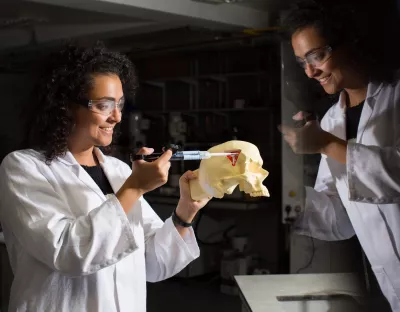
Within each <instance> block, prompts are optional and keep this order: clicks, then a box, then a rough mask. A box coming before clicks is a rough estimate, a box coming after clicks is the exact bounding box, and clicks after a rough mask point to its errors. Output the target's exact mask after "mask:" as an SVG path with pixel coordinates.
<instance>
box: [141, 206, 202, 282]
mask: <svg viewBox="0 0 400 312" xmlns="http://www.w3.org/2000/svg"><path fill="white" fill-rule="evenodd" d="M141 201H142V202H141V204H142V213H143V229H144V235H145V243H146V254H145V255H146V276H147V281H149V282H157V281H161V280H164V279H167V278H169V277H171V276H174V275H175V274H177V273H179V272H180V271H181V270H182V269H184V268H185V267H186V266H187V265H188V264H189V263H190V262H191V261H193V260H194V259H196V258H198V257H199V255H200V250H199V247H198V245H197V241H196V238H195V235H194V233H193V229H192V228H189V231H188V233H187V234H186V236H185V237H184V238H182V237H181V235H180V234H179V233H178V231H177V230H176V227H175V225H174V224H173V222H172V220H171V218H168V219H167V220H166V221H165V222H162V221H161V219H160V218H159V217H158V216H157V214H156V213H155V212H154V210H153V209H152V208H151V207H150V205H149V204H148V202H147V201H146V200H145V199H142V200H141Z"/></svg>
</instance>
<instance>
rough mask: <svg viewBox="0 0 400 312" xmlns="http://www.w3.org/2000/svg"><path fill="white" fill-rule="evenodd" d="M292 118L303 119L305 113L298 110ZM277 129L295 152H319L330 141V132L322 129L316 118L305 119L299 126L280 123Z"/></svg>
mask: <svg viewBox="0 0 400 312" xmlns="http://www.w3.org/2000/svg"><path fill="white" fill-rule="evenodd" d="M293 119H294V120H297V121H299V120H303V119H305V113H304V112H299V113H297V114H296V115H294V116H293ZM279 131H281V132H282V134H283V138H284V139H285V141H286V142H287V143H288V144H289V145H290V147H291V148H292V150H293V152H294V153H296V154H320V153H322V151H323V149H324V148H325V147H326V146H327V145H328V144H329V143H330V136H331V134H330V133H328V132H326V131H324V130H322V128H321V127H320V125H319V122H318V121H317V120H310V121H307V122H306V124H305V125H304V126H303V127H301V128H293V127H289V126H285V125H281V126H279Z"/></svg>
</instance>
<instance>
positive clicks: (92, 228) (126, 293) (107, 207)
mask: <svg viewBox="0 0 400 312" xmlns="http://www.w3.org/2000/svg"><path fill="white" fill-rule="evenodd" d="M96 153H97V157H98V158H99V161H100V164H101V166H102V167H103V169H104V172H105V174H106V176H107V177H108V179H109V181H110V184H111V186H112V188H113V190H114V192H117V191H118V189H119V188H120V187H121V186H122V184H123V183H124V182H125V180H126V179H127V178H128V176H129V175H130V173H131V169H130V168H129V166H128V165H126V164H125V163H123V162H121V161H120V160H117V159H115V158H113V157H107V156H104V155H103V154H102V153H101V152H100V151H99V150H98V149H96ZM0 194H1V198H0V217H1V219H0V220H1V223H2V226H3V229H4V235H5V241H6V244H7V248H8V251H9V256H10V262H11V266H12V269H13V271H14V274H15V279H14V282H13V284H12V289H11V298H10V308H9V309H10V310H9V311H13V312H14V311H18V312H22V311H24V312H25V311H29V312H33V311H40V312H47V311H57V312H81V311H82V312H83V311H85V312H86V311H88V312H96V311H98V312H100V311H101V312H114V311H115V312H116V311H119V312H128V311H129V312H144V311H146V280H147V281H150V282H155V281H160V280H163V279H166V278H168V277H171V276H173V275H174V274H176V273H178V272H179V271H180V270H182V269H183V268H184V267H185V266H186V265H187V264H188V263H190V262H191V261H192V260H194V259H195V258H197V257H198V256H199V248H198V245H197V243H196V239H195V237H194V234H193V231H192V230H190V234H188V235H187V236H186V237H185V239H182V237H181V236H180V235H179V233H178V232H177V231H176V228H175V226H174V225H173V223H172V221H171V219H170V218H169V219H167V220H166V222H165V223H163V222H162V221H161V220H160V219H159V217H158V216H157V215H156V213H155V212H154V211H153V210H152V208H151V207H150V205H149V204H148V203H147V202H146V200H144V199H143V198H140V200H139V201H138V202H137V203H136V204H135V205H134V207H133V208H132V210H131V211H130V212H129V214H128V215H126V214H125V212H124V210H123V209H122V207H121V205H120V203H119V201H118V199H117V198H116V197H115V196H114V195H112V196H109V197H108V198H106V197H105V196H104V195H103V193H102V192H101V190H100V188H99V187H98V186H97V184H96V183H95V182H94V181H93V180H92V178H91V177H90V176H89V175H88V174H87V172H86V171H85V170H84V169H83V168H82V167H81V166H80V165H79V164H78V163H77V162H76V160H75V158H74V157H73V155H72V154H71V153H69V152H68V153H67V154H66V156H65V157H61V158H57V159H55V160H54V161H53V162H52V163H51V165H50V166H48V165H46V164H45V162H44V161H43V158H42V157H41V155H40V154H39V153H38V152H36V151H33V150H23V151H17V152H14V153H11V154H10V155H8V156H7V157H6V158H5V159H4V161H3V163H2V165H1V168H0Z"/></svg>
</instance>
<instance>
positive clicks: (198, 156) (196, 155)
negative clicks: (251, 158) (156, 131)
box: [131, 151, 238, 161]
mask: <svg viewBox="0 0 400 312" xmlns="http://www.w3.org/2000/svg"><path fill="white" fill-rule="evenodd" d="M161 155H162V153H153V154H150V155H131V161H135V160H139V159H142V160H146V161H153V160H156V159H158V158H159V157H160V156H161ZM237 155H238V153H236V152H232V153H210V152H207V151H178V152H175V153H174V154H173V155H172V157H171V159H170V160H171V161H177V160H202V159H208V158H211V157H227V156H237Z"/></svg>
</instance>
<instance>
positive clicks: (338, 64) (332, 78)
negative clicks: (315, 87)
mask: <svg viewBox="0 0 400 312" xmlns="http://www.w3.org/2000/svg"><path fill="white" fill-rule="evenodd" d="M328 45H329V42H327V41H326V40H325V38H323V37H322V36H321V35H320V33H319V32H318V30H317V29H316V28H315V27H307V28H304V29H301V30H298V31H297V32H295V33H294V34H293V36H292V46H293V50H294V54H295V55H296V57H297V58H299V59H304V58H305V57H306V56H308V55H310V54H312V53H315V54H314V56H315V57H316V58H317V59H318V57H320V56H319V55H318V53H321V52H319V51H321V48H322V50H323V48H324V47H326V46H328ZM305 73H306V75H307V76H308V77H309V78H313V79H316V80H317V81H319V83H320V84H321V86H322V87H323V88H324V90H325V92H326V93H328V94H335V93H337V92H339V91H341V90H342V89H344V88H351V86H352V81H353V80H354V78H358V77H357V76H358V74H357V71H356V70H355V66H354V62H352V61H351V60H350V58H349V57H348V54H347V53H346V52H345V49H344V48H340V47H338V48H334V49H333V51H332V52H331V53H330V56H329V57H328V58H327V59H326V61H325V62H323V64H321V65H320V66H317V67H314V66H311V65H310V64H306V65H305Z"/></svg>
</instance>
